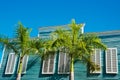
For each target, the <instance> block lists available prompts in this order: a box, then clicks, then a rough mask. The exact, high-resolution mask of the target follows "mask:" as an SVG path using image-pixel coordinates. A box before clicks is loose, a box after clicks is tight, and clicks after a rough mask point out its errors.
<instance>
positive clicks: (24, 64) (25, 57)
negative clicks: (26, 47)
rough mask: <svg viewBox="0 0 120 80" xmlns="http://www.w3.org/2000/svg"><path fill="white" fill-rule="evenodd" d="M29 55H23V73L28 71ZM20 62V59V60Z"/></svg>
mask: <svg viewBox="0 0 120 80" xmlns="http://www.w3.org/2000/svg"><path fill="white" fill-rule="evenodd" d="M28 57H29V56H28V55H24V57H23V60H22V74H25V73H26V69H27V62H28ZM19 64H20V60H19ZM18 69H19V65H18Z"/></svg>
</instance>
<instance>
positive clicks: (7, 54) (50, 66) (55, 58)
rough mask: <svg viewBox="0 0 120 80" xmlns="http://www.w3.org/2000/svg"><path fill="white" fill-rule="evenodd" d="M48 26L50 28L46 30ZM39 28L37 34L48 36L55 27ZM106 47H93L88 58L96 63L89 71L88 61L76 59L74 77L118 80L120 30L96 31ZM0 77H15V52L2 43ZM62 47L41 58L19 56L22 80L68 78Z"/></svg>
mask: <svg viewBox="0 0 120 80" xmlns="http://www.w3.org/2000/svg"><path fill="white" fill-rule="evenodd" d="M50 29H51V30H50ZM50 29H49V28H47V30H46V29H45V30H46V31H44V30H42V29H40V31H43V32H40V31H39V37H40V36H42V37H43V38H46V36H47V37H48V36H49V34H50V33H51V32H52V31H54V30H55V28H50ZM97 34H98V35H99V37H100V38H101V40H102V42H103V43H104V44H105V45H107V50H106V51H104V50H100V49H95V50H94V55H92V57H91V58H92V61H93V62H94V63H96V64H98V65H99V66H100V69H99V70H95V71H93V72H91V71H90V70H89V68H88V65H84V64H82V62H81V61H76V62H75V64H74V75H75V76H74V78H75V80H120V30H118V31H106V32H99V33H97ZM1 53H2V58H1V66H0V80H15V78H16V76H17V75H16V74H17V72H18V64H19V56H17V55H15V54H14V52H13V51H11V50H7V49H6V47H5V46H4V48H3V49H2V50H1ZM67 56H68V55H67V54H64V53H63V52H62V51H57V52H56V54H55V55H51V56H49V57H48V58H47V59H45V60H42V59H41V58H40V57H39V56H38V55H33V54H32V55H26V56H24V59H23V70H22V80H35V79H36V80H69V58H68V57H67Z"/></svg>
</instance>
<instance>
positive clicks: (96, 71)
mask: <svg viewBox="0 0 120 80" xmlns="http://www.w3.org/2000/svg"><path fill="white" fill-rule="evenodd" d="M93 50H94V53H93V54H92V55H94V61H93V62H95V64H97V61H98V60H97V59H98V58H96V56H97V52H96V51H97V50H99V51H100V52H99V56H100V57H99V66H100V70H99V71H98V70H95V71H93V72H91V71H90V73H101V72H102V69H101V50H100V49H93Z"/></svg>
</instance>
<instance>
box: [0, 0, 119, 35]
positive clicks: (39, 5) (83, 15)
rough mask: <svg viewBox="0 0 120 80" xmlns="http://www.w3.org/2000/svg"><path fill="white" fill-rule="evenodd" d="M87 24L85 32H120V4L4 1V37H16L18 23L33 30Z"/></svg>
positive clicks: (104, 0)
mask: <svg viewBox="0 0 120 80" xmlns="http://www.w3.org/2000/svg"><path fill="white" fill-rule="evenodd" d="M73 18H74V19H75V20H76V22H77V23H85V24H86V26H85V32H101V31H109V30H120V0H0V34H5V35H7V36H8V37H13V36H14V32H15V28H16V25H17V23H18V21H21V22H22V23H23V25H25V26H26V27H29V28H32V29H33V30H32V33H31V36H32V37H35V36H37V34H38V28H39V27H41V26H42V27H43V26H55V25H64V24H68V23H70V21H71V19H73Z"/></svg>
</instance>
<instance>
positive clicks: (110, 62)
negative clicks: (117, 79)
mask: <svg viewBox="0 0 120 80" xmlns="http://www.w3.org/2000/svg"><path fill="white" fill-rule="evenodd" d="M106 73H118V60H117V48H108V49H107V50H106Z"/></svg>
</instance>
